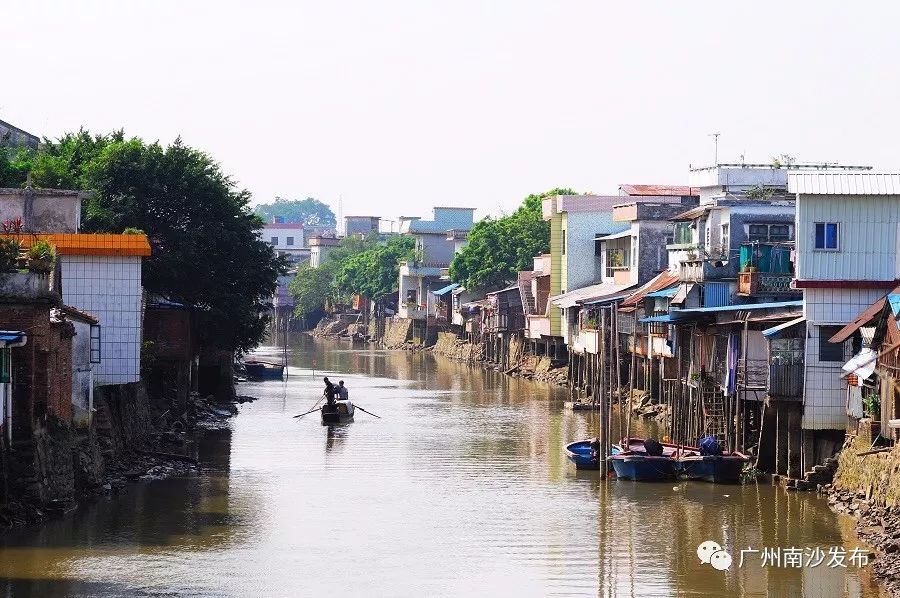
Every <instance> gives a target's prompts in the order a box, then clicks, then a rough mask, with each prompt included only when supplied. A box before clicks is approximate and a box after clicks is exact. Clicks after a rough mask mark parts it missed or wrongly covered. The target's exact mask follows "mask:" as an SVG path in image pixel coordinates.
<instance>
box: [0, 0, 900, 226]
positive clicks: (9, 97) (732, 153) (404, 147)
mask: <svg viewBox="0 0 900 598" xmlns="http://www.w3.org/2000/svg"><path fill="white" fill-rule="evenodd" d="M0 14H2V22H3V32H2V34H0V39H2V40H3V42H2V46H3V48H4V50H3V54H2V58H0V82H2V83H0V119H3V120H6V121H8V122H11V123H12V124H14V125H16V126H19V127H21V128H23V129H25V130H27V131H29V132H32V133H34V134H37V135H40V136H47V137H50V138H55V137H58V136H59V135H61V134H63V133H65V132H66V131H72V130H77V129H78V128H79V127H82V126H83V127H85V128H87V129H89V130H91V131H94V132H107V131H110V130H114V129H119V128H124V129H125V131H126V133H128V134H130V135H137V136H140V137H142V138H144V139H146V140H154V141H155V140H158V141H160V142H162V143H169V142H171V141H172V140H174V139H175V138H176V137H178V136H181V137H182V139H184V141H185V142H187V143H188V144H190V145H192V146H194V147H197V148H200V149H203V150H205V151H207V152H208V153H210V154H211V155H212V156H213V157H214V158H215V159H216V160H218V161H219V162H220V163H221V164H222V167H223V169H224V170H225V171H226V172H227V173H229V174H230V175H232V176H233V178H234V179H235V180H236V181H237V182H238V183H239V184H240V185H241V186H242V187H245V188H247V189H249V190H250V191H251V192H252V193H253V197H254V201H255V202H268V201H271V200H272V199H273V198H274V197H275V196H276V195H278V196H282V197H290V198H304V197H315V198H317V199H321V200H322V201H325V202H326V203H328V204H329V205H331V206H332V208H333V209H334V211H335V212H336V213H337V212H338V207H339V203H340V207H341V208H342V212H343V214H345V215H370V214H371V215H379V216H382V217H385V218H395V217H396V216H398V215H419V216H427V215H428V214H429V213H430V208H431V206H435V205H451V206H468V207H477V208H479V211H478V212H477V213H476V215H477V216H479V217H481V216H484V215H488V214H492V215H499V214H501V213H508V212H511V211H512V210H514V209H515V208H516V206H517V205H518V204H519V202H520V201H521V200H522V198H524V197H525V196H526V195H528V194H529V193H539V192H542V191H545V190H548V189H551V188H553V187H572V188H574V189H576V190H577V191H579V192H593V193H601V194H615V193H616V191H617V188H618V185H619V184H622V183H666V184H687V183H688V171H689V167H690V165H694V166H697V165H708V164H711V163H712V162H713V159H714V141H713V137H711V136H710V134H711V133H714V132H717V133H720V136H719V147H718V158H719V161H720V162H724V161H739V160H740V156H741V155H743V156H744V157H745V159H746V161H748V162H753V161H759V162H769V161H770V160H771V159H772V157H773V156H776V155H779V154H784V153H787V154H790V155H792V156H794V157H796V158H797V159H798V160H799V161H801V162H840V163H845V164H846V163H850V164H869V165H873V166H875V167H876V169H877V170H882V171H891V170H893V171H900V155H898V152H897V149H896V140H897V139H900V118H896V116H895V114H896V111H897V110H898V107H900V69H898V68H897V58H898V57H900V36H898V35H897V34H896V23H897V21H898V17H900V4H898V3H888V2H883V3H866V2H856V3H852V4H851V3H847V2H830V1H819V2H765V1H760V2H743V3H739V4H738V3H726V2H721V1H716V2H644V1H631V2H598V1H596V0H592V1H584V2H581V1H574V0H573V1H551V0H547V1H545V2H537V1H531V0H495V1H478V2H476V1H469V0H455V1H453V2H437V1H431V0H408V1H406V0H404V1H401V0H396V1H392V0H379V1H378V2H373V1H371V0H363V1H349V0H348V1H325V2H323V1H322V0H317V1H311V2H308V1H305V0H291V1H285V2H269V1H254V2H249V1H247V2H233V1H227V0H216V1H212V2H211V1H205V0H190V1H182V0H152V1H144V0H128V1H127V2H120V1H109V2H93V1H76V0H65V1H60V2H50V1H40V0H35V1H30V2H17V1H14V0H0Z"/></svg>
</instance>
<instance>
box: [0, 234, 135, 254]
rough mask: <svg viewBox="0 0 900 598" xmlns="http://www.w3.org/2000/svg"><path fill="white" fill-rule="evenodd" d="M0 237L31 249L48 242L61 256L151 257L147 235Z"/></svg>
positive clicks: (33, 235) (19, 235) (24, 235)
mask: <svg viewBox="0 0 900 598" xmlns="http://www.w3.org/2000/svg"><path fill="white" fill-rule="evenodd" d="M0 237H5V238H14V239H18V241H19V242H20V243H22V246H23V247H26V248H27V247H30V246H31V244H32V243H34V242H35V241H38V240H43V241H47V242H49V243H50V244H52V245H54V246H56V252H57V253H58V254H60V255H108V256H123V255H127V256H140V257H147V256H149V255H150V253H151V251H150V241H148V240H147V235H145V234H135V235H115V234H107V233H100V234H84V233H74V234H63V233H51V234H40V233H38V234H18V235H15V234H13V235H0Z"/></svg>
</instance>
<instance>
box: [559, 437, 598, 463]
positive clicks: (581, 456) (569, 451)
mask: <svg viewBox="0 0 900 598" xmlns="http://www.w3.org/2000/svg"><path fill="white" fill-rule="evenodd" d="M591 442H592V441H591V440H579V441H577V442H570V443H569V444H567V445H566V457H568V458H569V461H571V462H572V463H574V464H575V469H600V460H599V459H597V456H596V455H595V454H594V451H593V449H592V448H591Z"/></svg>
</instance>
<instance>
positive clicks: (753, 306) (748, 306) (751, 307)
mask: <svg viewBox="0 0 900 598" xmlns="http://www.w3.org/2000/svg"><path fill="white" fill-rule="evenodd" d="M802 306H803V301H775V302H772V303H744V304H741V305H719V306H716V307H692V308H690V309H680V310H678V313H682V314H692V313H697V314H702V313H712V312H723V311H756V310H758V309H779V308H783V307H802Z"/></svg>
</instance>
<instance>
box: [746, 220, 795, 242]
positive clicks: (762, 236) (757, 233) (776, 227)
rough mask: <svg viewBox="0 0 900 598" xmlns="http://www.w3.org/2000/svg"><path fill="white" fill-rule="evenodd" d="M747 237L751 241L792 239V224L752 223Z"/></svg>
mask: <svg viewBox="0 0 900 598" xmlns="http://www.w3.org/2000/svg"><path fill="white" fill-rule="evenodd" d="M747 237H748V239H749V240H750V241H775V242H778V241H790V240H791V238H792V235H791V225H789V224H751V225H750V230H749V234H748V235H747Z"/></svg>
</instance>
